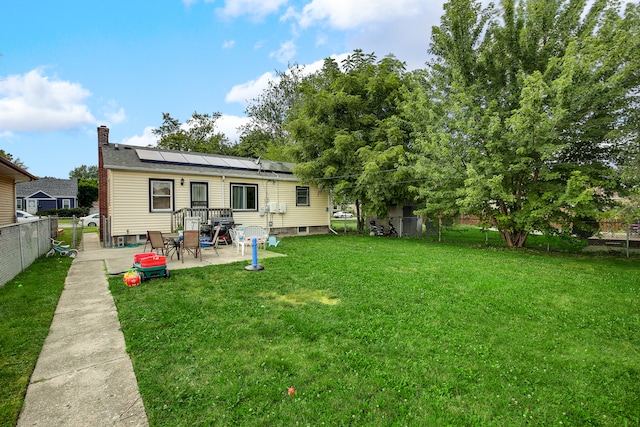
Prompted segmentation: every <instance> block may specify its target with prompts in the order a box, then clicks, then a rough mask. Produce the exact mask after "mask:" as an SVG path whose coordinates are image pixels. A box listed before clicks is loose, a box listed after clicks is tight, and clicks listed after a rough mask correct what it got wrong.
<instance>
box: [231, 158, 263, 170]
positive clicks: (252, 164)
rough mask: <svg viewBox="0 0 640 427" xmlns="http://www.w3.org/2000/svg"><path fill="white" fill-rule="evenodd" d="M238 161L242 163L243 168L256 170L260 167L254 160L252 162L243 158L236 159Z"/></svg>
mask: <svg viewBox="0 0 640 427" xmlns="http://www.w3.org/2000/svg"><path fill="white" fill-rule="evenodd" d="M237 160H238V161H239V162H240V163H242V165H243V167H244V168H245V169H249V170H258V169H260V166H258V165H257V164H256V162H252V161H251V160H243V159H237Z"/></svg>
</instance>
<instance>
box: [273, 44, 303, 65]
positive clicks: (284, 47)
mask: <svg viewBox="0 0 640 427" xmlns="http://www.w3.org/2000/svg"><path fill="white" fill-rule="evenodd" d="M296 50H297V48H296V43H295V42H294V41H293V40H289V41H286V42H284V43H281V44H280V49H278V50H277V51H275V52H271V53H270V54H269V57H271V58H276V59H277V60H278V62H280V63H282V64H288V63H289V61H290V60H291V58H293V57H294V56H295V55H296Z"/></svg>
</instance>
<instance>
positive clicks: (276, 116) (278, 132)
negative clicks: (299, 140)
mask: <svg viewBox="0 0 640 427" xmlns="http://www.w3.org/2000/svg"><path fill="white" fill-rule="evenodd" d="M303 76H304V69H303V68H302V67H300V66H298V65H296V64H294V65H290V66H289V68H288V69H287V71H284V72H282V71H276V79H274V80H271V81H269V84H268V86H267V88H266V89H265V90H264V91H263V92H262V93H261V94H260V95H259V96H258V97H256V98H254V99H252V100H251V101H250V102H249V104H248V105H247V108H246V110H245V112H246V114H247V117H249V123H247V124H246V125H244V126H242V127H241V128H240V142H239V143H238V144H236V145H235V146H234V147H233V151H234V154H236V155H238V156H241V157H263V158H265V159H271V160H282V161H290V160H292V159H291V157H290V155H289V153H288V151H287V147H288V145H289V143H288V139H287V132H286V130H285V129H284V122H285V120H286V118H287V116H288V114H289V111H290V109H291V107H292V106H293V105H294V104H295V102H296V101H297V100H298V88H299V85H300V83H301V81H302V79H303Z"/></svg>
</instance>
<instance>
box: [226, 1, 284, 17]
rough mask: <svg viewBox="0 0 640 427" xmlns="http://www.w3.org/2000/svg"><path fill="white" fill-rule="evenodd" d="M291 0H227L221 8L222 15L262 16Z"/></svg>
mask: <svg viewBox="0 0 640 427" xmlns="http://www.w3.org/2000/svg"><path fill="white" fill-rule="evenodd" d="M288 1H289V0H226V1H225V6H224V7H223V8H222V9H220V12H221V13H222V15H224V16H227V17H231V18H236V17H238V16H242V15H251V16H254V17H256V18H262V17H264V16H266V15H269V14H271V13H274V12H276V11H277V10H278V9H279V8H280V6H282V5H283V4H285V3H287V2H288Z"/></svg>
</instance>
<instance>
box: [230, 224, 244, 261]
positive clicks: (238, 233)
mask: <svg viewBox="0 0 640 427" xmlns="http://www.w3.org/2000/svg"><path fill="white" fill-rule="evenodd" d="M229 234H230V235H231V242H232V243H233V245H234V246H235V247H236V253H238V252H240V247H241V246H242V256H244V246H245V243H246V242H245V240H244V236H243V234H242V230H239V229H237V228H230V229H229Z"/></svg>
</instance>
